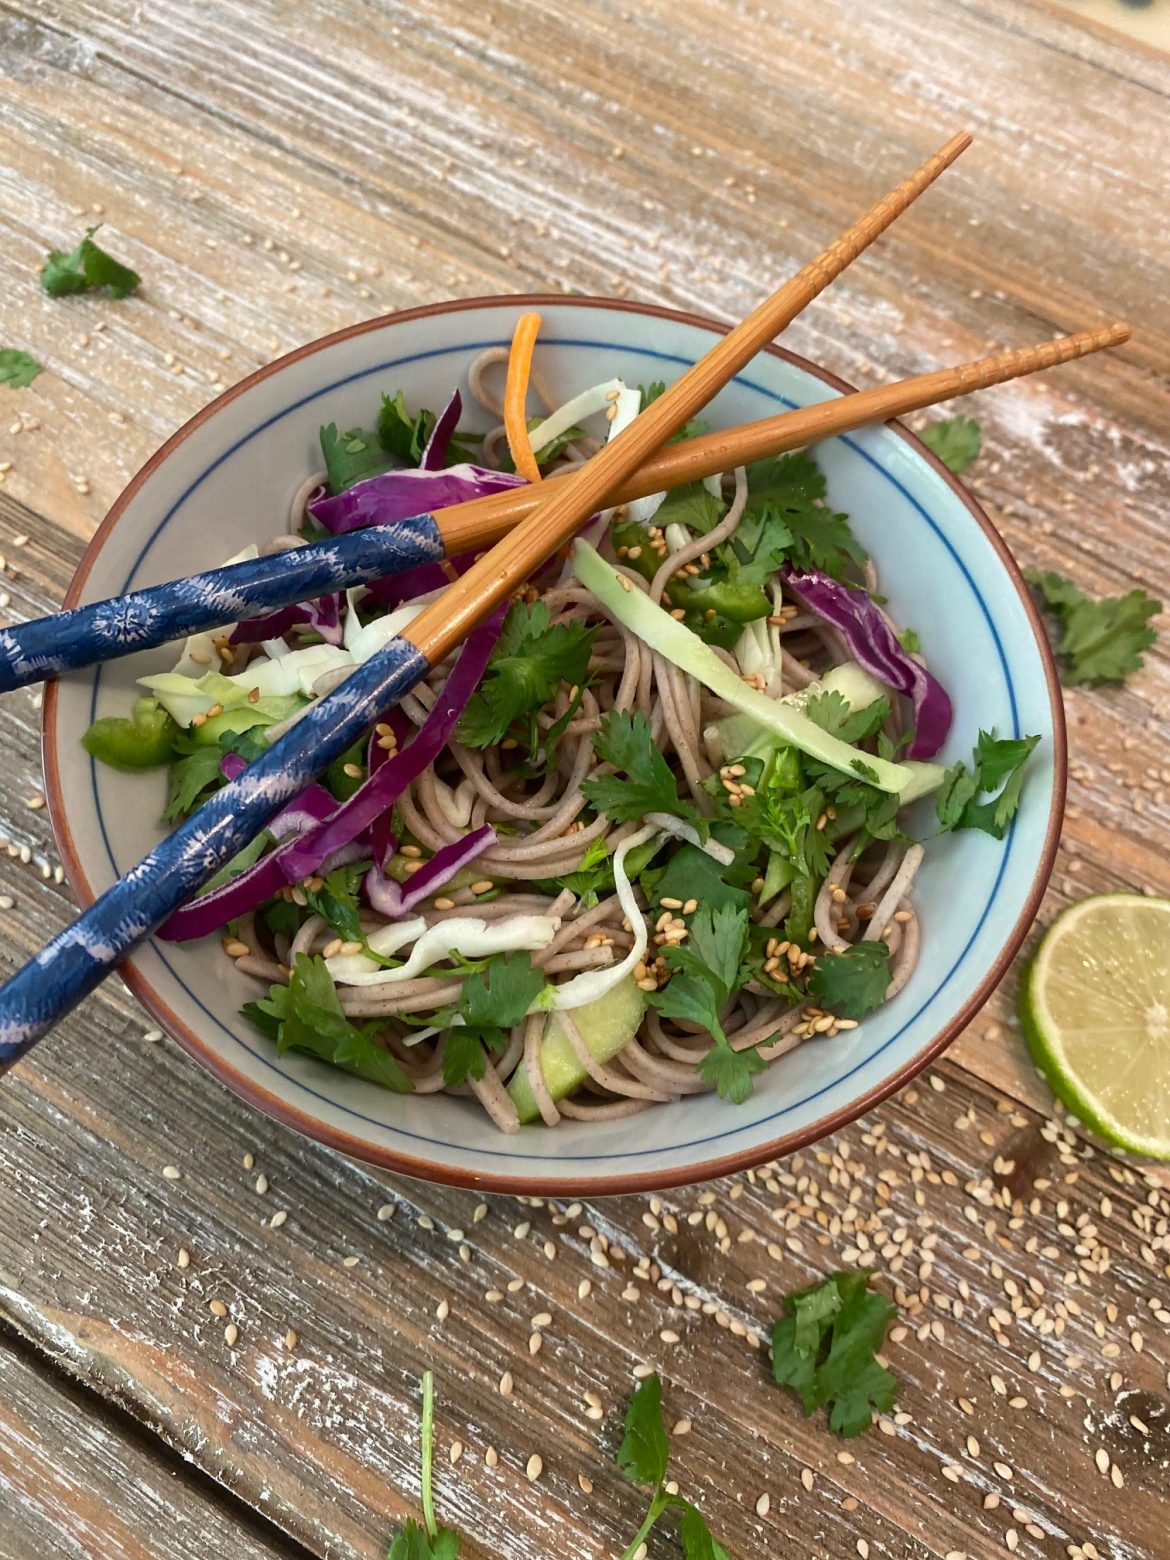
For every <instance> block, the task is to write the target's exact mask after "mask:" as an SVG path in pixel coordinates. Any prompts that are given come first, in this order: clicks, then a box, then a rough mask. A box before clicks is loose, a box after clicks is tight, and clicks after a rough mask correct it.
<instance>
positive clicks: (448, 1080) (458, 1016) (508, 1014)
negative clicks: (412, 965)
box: [431, 953, 545, 1088]
mask: <svg viewBox="0 0 1170 1560" xmlns="http://www.w3.org/2000/svg"><path fill="white" fill-rule="evenodd" d="M544 985H545V980H544V975H543V974H542V973H541V971H540V970H538V969H536V968H534V966H533V963H532V960H531V959H530V958H529V956H528V955H527V954H526V953H507V954H493V956H492V957H491V958H490V959H488V960H487V961H486V962H485V964H484V965H483V967H482V968H480V969H477V970H474V971H473V972H472V973H471V974H470V975H469V976H468V977H467V979H466V980H465V981H464V982H463V985H462V987H461V989H460V992H459V1001H458V1002H457V1003H455V1004H454V1005H453V1006H451V1007H447V1008H443V1009H441V1010H440V1012H438V1013H436V1014H435V1017H434V1018H433V1019H432V1020H431V1022H432V1023H434V1024H435V1025H437V1026H438V1027H440V1028H442V1027H443V1026H445V1025H449V1026H450V1027H449V1028H448V1029H447V1035H446V1039H445V1040H444V1042H443V1082H444V1083H445V1084H446V1085H447V1087H448V1088H455V1087H456V1086H457V1085H458V1084H461V1083H466V1081H467V1079H468V1078H469V1077H470V1078H476V1079H479V1078H482V1077H483V1075H484V1072H485V1070H486V1067H487V1059H486V1057H485V1055H484V1052H485V1050H486V1051H493V1052H500V1051H502V1050H503V1049H504V1047H505V1046H506V1045H507V1043H508V1031H509V1030H510V1029H512V1028H514V1027H515V1026H516V1025H517V1024H518V1023H520V1021H521V1020H522V1019H523V1017H524V1015H525V1014H526V1013H527V1012H528V1009H529V1008H530V1007H531V1006H532V1004H533V1003H534V1002H535V1001H536V999H537V997H538V996H539V995H540V993H541V992H542V991H543V990H544Z"/></svg>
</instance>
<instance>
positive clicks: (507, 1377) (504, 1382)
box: [499, 1370, 512, 1397]
mask: <svg viewBox="0 0 1170 1560" xmlns="http://www.w3.org/2000/svg"><path fill="white" fill-rule="evenodd" d="M499 1391H500V1396H501V1397H511V1396H512V1372H511V1371H510V1370H506V1371H505V1372H504V1374H503V1375H502V1376H501V1377H500V1387H499Z"/></svg>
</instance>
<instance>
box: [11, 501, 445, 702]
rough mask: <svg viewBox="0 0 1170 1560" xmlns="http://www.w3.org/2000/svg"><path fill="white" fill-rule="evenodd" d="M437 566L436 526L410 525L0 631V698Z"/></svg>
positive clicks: (419, 521)
mask: <svg viewBox="0 0 1170 1560" xmlns="http://www.w3.org/2000/svg"><path fill="white" fill-rule="evenodd" d="M443 556H444V551H443V540H442V537H441V535H440V534H439V527H438V525H437V523H436V521H435V518H434V516H433V515H414V516H412V517H411V518H410V519H407V520H397V521H395V523H394V524H393V525H384V526H383V525H379V526H370V527H368V528H367V529H365V530H361V531H351V532H349V533H348V535H345V536H337V537H334V538H332V539H331V540H330V541H327V542H311V543H310V544H309V545H308V546H305V547H291V548H289V549H287V551H285V552H279V553H274V554H272V555H271V556H269V557H266V558H253V559H252V560H251V561H249V562H247V563H232V564H228V565H226V566H225V567H224V568H221V569H208V570H207V571H206V572H205V573H203V574H192V575H190V576H188V578H186V579H182V580H171V581H170V582H169V583H168V584H166V585H152V586H150V587H148V588H147V589H145V590H136V591H132V592H131V593H130V594H129V595H126V596H115V597H113V598H112V599H110V600H108V601H98V602H95V603H94V604H93V605H92V606H87V607H74V608H73V610H72V611H71V612H58V613H55V614H54V615H53V616H52V617H43V618H35V619H34V620H33V621H32V622H30V623H20V624H17V625H16V626H14V627H12V628H5V629H0V693H7V692H8V691H9V690H10V689H12V688H23V687H24V686H25V685H26V684H27V683H34V682H43V681H44V679H45V678H46V677H55V676H57V675H58V674H59V673H60V672H67V671H73V670H75V669H77V668H78V667H82V666H93V665H94V664H95V663H96V662H98V661H111V660H114V659H115V658H116V657H117V656H121V655H130V654H132V652H134V651H136V650H150V649H153V648H154V647H155V646H157V645H165V644H169V643H170V642H171V641H172V640H176V639H184V638H185V637H186V636H187V635H188V634H196V633H201V632H203V631H204V630H205V629H212V628H222V627H223V626H224V625H225V624H228V623H237V622H240V621H242V620H243V619H245V618H252V617H261V616H262V615H263V614H264V613H266V612H272V611H274V610H275V609H276V608H277V607H288V606H292V605H293V604H294V603H295V602H298V601H311V600H313V598H314V597H316V596H324V595H326V594H327V593H328V592H330V591H340V590H348V589H350V587H352V586H354V585H366V584H369V582H370V581H371V580H375V579H379V578H381V577H382V576H384V575H387V574H401V573H402V572H403V571H404V570H406V569H411V568H414V567H415V566H416V565H418V564H422V563H436V562H438V561H439V559H441V558H442V557H443Z"/></svg>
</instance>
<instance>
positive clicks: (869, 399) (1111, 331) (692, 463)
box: [434, 322, 1130, 557]
mask: <svg viewBox="0 0 1170 1560" xmlns="http://www.w3.org/2000/svg"><path fill="white" fill-rule="evenodd" d="M1129 334H1130V331H1129V326H1128V325H1127V324H1125V323H1124V322H1118V323H1117V324H1115V325H1100V326H1097V327H1095V328H1094V329H1092V330H1080V331H1077V332H1076V333H1075V334H1074V335H1071V336H1058V337H1057V338H1056V340H1055V341H1042V342H1040V343H1038V344H1037V345H1036V346H1034V347H1013V348H1011V349H1010V350H1008V351H1005V352H994V353H992V354H991V355H990V356H988V357H984V358H976V359H974V360H973V361H972V362H970V363H959V364H957V365H956V366H955V367H954V368H938V369H934V370H932V371H931V372H930V373H928V374H916V375H914V377H913V378H912V379H899V380H897V381H896V382H895V383H894V384H890V385H878V386H876V387H875V388H874V389H872V390H855V391H853V392H852V393H851V394H849V395H842V396H836V397H834V398H833V399H832V400H831V401H818V402H817V403H816V405H815V406H801V407H797V408H796V409H795V410H794V411H791V412H779V413H778V414H777V415H776V416H775V417H763V418H761V419H760V420H759V421H758V422H750V423H739V424H737V425H736V426H735V427H732V428H720V429H718V430H716V431H715V432H714V433H704V434H700V435H699V436H698V437H697V438H694V439H686V440H684V441H683V442H682V443H680V444H668V445H666V446H665V447H664V448H662V449H660V450H659V451H658V452H657V453H656V454H654V455H651V456H650V458H649V459H648V460H646V461H644V462H643V463H642V465H641V466H639V467H638V469H637V471H636V472H634V474H633V475H632V476H631V477H629V478H628V479H627V480H626V481H625V482H623V483H622V484H621V486H620V487H618V488H616V489H615V490H614V491H613V492H611V493H610V495H609V497H608V499H607V500H606V503H607V504H610V505H616V504H625V503H628V502H629V501H630V500H631V499H634V498H644V497H645V496H646V495H647V494H648V493H657V492H659V491H660V490H661V489H662V488H672V487H681V486H682V484H683V483H684V482H694V481H697V480H698V478H700V477H709V476H713V475H715V474H717V473H719V472H723V471H730V470H732V469H733V468H734V467H735V466H743V465H747V464H748V463H749V462H750V461H753V460H763V459H764V458H765V457H766V456H769V455H783V454H784V453H785V452H786V451H788V450H798V449H803V448H804V447H805V445H808V444H816V443H818V442H819V441H820V440H821V439H831V438H833V437H835V436H836V435H837V434H842V433H852V432H853V431H854V430H855V429H857V428H863V427H865V426H866V425H867V424H869V423H879V422H889V421H890V420H891V419H893V418H895V417H905V416H906V415H908V414H909V413H910V412H917V411H921V410H922V408H923V407H925V406H937V405H938V403H939V402H940V401H950V400H952V399H953V398H954V397H955V396H959V395H970V394H971V393H972V392H973V391H976V390H986V389H989V388H990V387H991V386H992V385H1001V384H1005V383H1006V382H1007V381H1008V380H1010V379H1021V378H1023V377H1024V376H1025V375H1027V374H1036V373H1039V372H1040V371H1041V370H1043V369H1046V368H1055V367H1057V365H1058V364H1061V363H1071V362H1072V361H1073V360H1074V359H1076V358H1082V357H1088V356H1089V354H1090V353H1093V352H1100V351H1102V350H1103V349H1105V348H1107V347H1118V346H1121V345H1122V343H1123V342H1126V341H1128V340H1129ZM561 475H562V474H561V473H552V474H551V477H550V480H557V479H559V478H560V476H561ZM542 497H543V494H542V493H541V492H540V490H539V489H537V488H532V487H520V488H509V489H508V490H507V491H506V492H503V493H491V494H489V495H488V496H487V497H486V498H476V499H471V500H469V501H468V502H466V503H462V504H452V505H451V506H450V507H449V508H447V509H440V510H439V511H437V513H436V514H435V517H434V518H435V523H436V524H437V526H438V528H439V534H440V536H441V537H442V538H443V547H444V551H445V552H446V554H447V556H448V557H454V556H456V555H457V554H459V553H465V552H474V551H475V549H476V548H477V547H485V546H489V545H490V544H491V543H492V542H495V541H498V540H499V538H500V537H501V536H506V535H507V533H508V532H509V531H510V530H511V529H512V528H513V527H514V526H515V525H516V523H517V521H519V520H521V519H522V518H523V517H524V516H525V515H527V514H531V512H532V510H533V509H535V508H536V506H537V504H538V503H539V502H540V501H541V498H542Z"/></svg>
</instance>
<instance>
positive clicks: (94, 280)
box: [41, 222, 141, 298]
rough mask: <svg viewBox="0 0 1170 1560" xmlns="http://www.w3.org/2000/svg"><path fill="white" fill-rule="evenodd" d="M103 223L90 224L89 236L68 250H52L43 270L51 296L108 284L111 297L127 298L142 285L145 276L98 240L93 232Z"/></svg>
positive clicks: (107, 289)
mask: <svg viewBox="0 0 1170 1560" xmlns="http://www.w3.org/2000/svg"><path fill="white" fill-rule="evenodd" d="M100 227H101V223H100V222H99V223H97V224H96V225H95V226H94V227H89V228H86V230H85V237H84V238H83V239H82V240H81V242H80V244H78V246H77V248H76V249H74V250H72V251H70V253H68V254H66V253H65V251H64V250H63V249H51V250H50V251H49V258H48V260H46V262H45V264H44V267H43V268H42V270H41V286H42V287H43V288H44V290H45V291H46V292H47V293H48V295H49V297H50V298H64V297H65V296H66V294H67V293H79V292H93V291H94V290H95V289H97V288H104V289H105V292H106V294H107V295H108V296H109V297H111V298H125V297H126V296H127V295H128V294H129V293H132V292H133V291H134V289H135V288H136V287H137V286H138V284H139V282H140V281H141V278H140V277H139V275H138V273H137V272H136V271H132V270H131V269H130V267H129V266H128V265H123V264H122V263H121V261H120V260H115V259H114V257H113V255H110V254H107V253H106V251H105V250H104V249H103V248H102V247H101V245H100V244H95V243H94V241H93V235H94V234H95V233H96V232H97V231H98V228H100Z"/></svg>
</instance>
